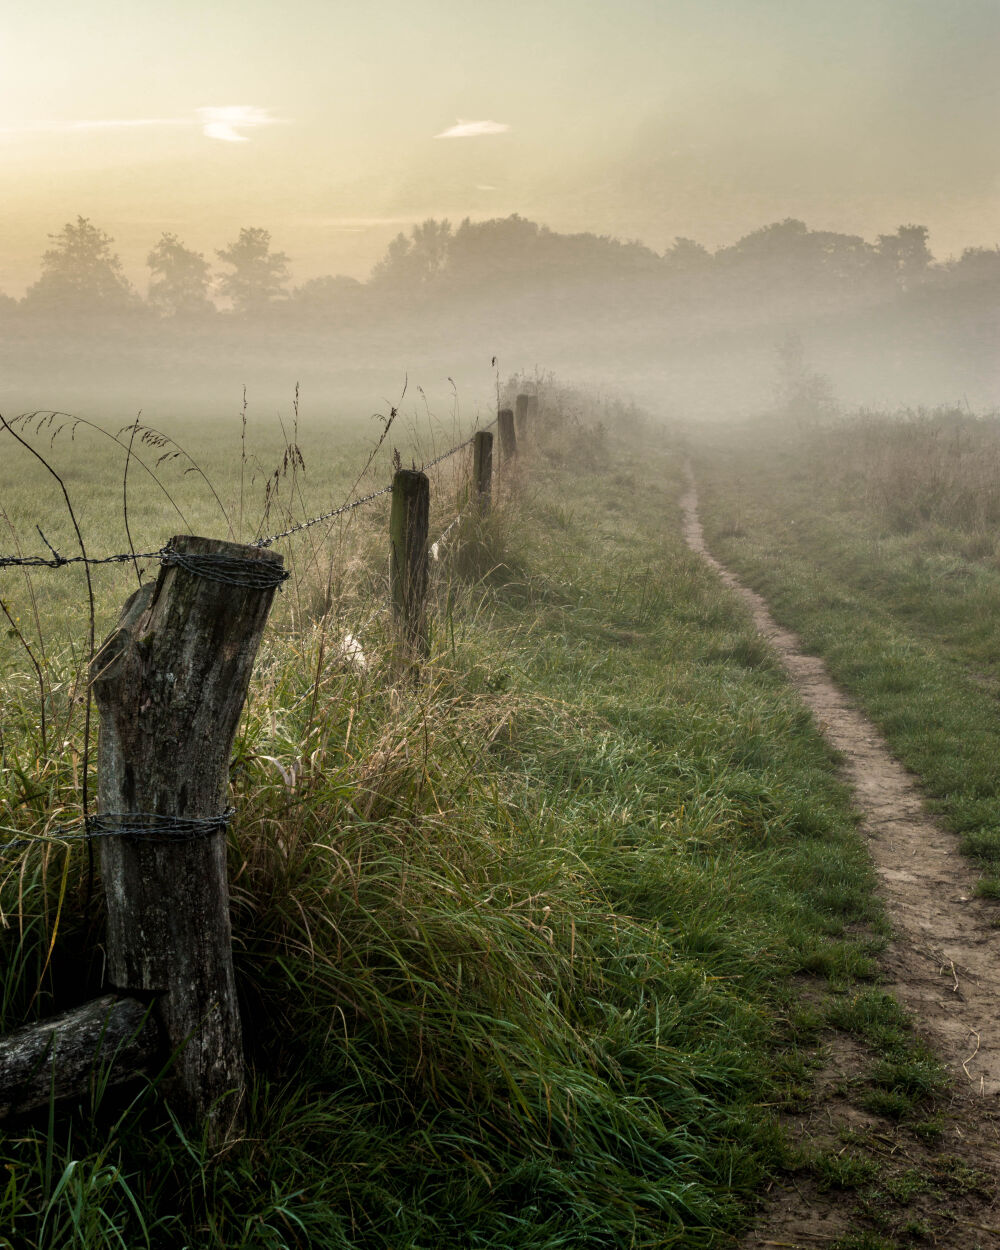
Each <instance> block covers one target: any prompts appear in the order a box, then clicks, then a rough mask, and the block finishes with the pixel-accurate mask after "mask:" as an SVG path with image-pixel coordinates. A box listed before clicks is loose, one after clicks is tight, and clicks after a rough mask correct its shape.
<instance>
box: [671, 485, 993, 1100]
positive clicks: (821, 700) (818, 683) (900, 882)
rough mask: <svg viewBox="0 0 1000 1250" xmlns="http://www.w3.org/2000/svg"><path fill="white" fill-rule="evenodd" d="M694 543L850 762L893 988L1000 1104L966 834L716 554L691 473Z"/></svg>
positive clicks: (989, 950)
mask: <svg viewBox="0 0 1000 1250" xmlns="http://www.w3.org/2000/svg"><path fill="white" fill-rule="evenodd" d="M681 508H682V510H683V514H684V537H685V539H686V541H687V543H688V546H689V547H691V549H692V550H693V551H695V552H697V553H698V554H699V555H700V556H701V557H702V558H703V559H704V560H705V561H706V563H708V564H709V565H710V566H711V567H712V568H713V569H714V570H715V571H716V572H717V573H718V574H719V577H720V578H721V579H722V581H723V582H724V583H725V584H726V585H727V586H729V587H731V588H732V589H733V590H734V591H736V593H737V594H738V595H739V597H740V598H741V599H742V600H743V601H744V602H745V603H746V604H747V606H748V607H749V608H750V611H751V612H752V613H753V619H754V622H755V624H756V626H757V628H758V629H759V630H760V632H761V633H762V634H763V635H765V636H766V638H767V639H768V641H769V642H770V643H771V645H772V646H773V647H774V649H775V650H776V651H777V653H778V655H779V657H780V659H781V662H782V663H783V664H784V666H785V668H786V670H787V671H788V673H789V675H790V677H791V679H792V681H793V683H794V684H795V686H796V687H797V688H798V690H799V693H800V694H801V695H802V697H803V699H804V700H805V702H806V704H807V705H808V706H809V708H810V709H811V710H812V713H813V715H814V717H815V718H816V721H817V722H818V724H819V727H820V729H821V731H822V732H823V734H824V735H825V737H826V739H827V741H828V742H830V743H831V745H832V746H833V747H835V748H836V750H837V751H839V752H841V754H842V755H843V757H844V761H845V763H844V773H845V777H846V780H847V781H848V782H849V784H850V785H851V787H852V788H853V791H854V798H855V805H856V807H857V808H858V810H859V811H860V813H861V816H862V828H863V831H864V833H865V835H866V836H867V839H868V845H869V848H870V851H871V856H872V859H873V860H874V863H875V866H876V868H877V870H878V873H879V876H880V877H881V880H882V888H883V895H884V899H885V903H886V910H887V913H888V916H889V919H890V921H891V923H892V926H893V930H894V934H895V940H894V941H893V942H892V943H891V945H890V946H889V948H888V950H887V951H886V953H885V955H884V957H883V959H882V960H881V963H882V967H883V972H884V975H885V978H886V983H887V988H888V989H889V990H890V991H891V992H892V993H893V994H894V995H895V996H896V998H898V999H899V1001H900V1002H901V1003H903V1005H904V1006H905V1007H907V1008H908V1009H909V1011H910V1012H912V1013H913V1016H914V1017H915V1020H916V1022H917V1025H918V1027H919V1029H920V1032H921V1033H922V1034H924V1035H925V1036H926V1037H927V1039H928V1041H929V1042H930V1043H931V1045H932V1046H933V1047H934V1049H935V1050H936V1052H937V1054H938V1055H939V1057H940V1058H941V1060H942V1062H943V1063H944V1064H945V1065H946V1067H947V1069H948V1071H949V1072H950V1073H951V1074H952V1075H953V1076H955V1077H956V1078H957V1080H958V1081H959V1082H960V1083H965V1084H966V1085H967V1086H968V1088H969V1089H970V1090H971V1091H972V1092H973V1093H974V1094H977V1095H981V1096H982V1097H984V1098H986V1099H989V1101H990V1104H991V1105H993V1106H995V1105H997V1099H998V1096H1000V929H998V928H997V922H998V915H1000V913H998V911H997V906H996V903H995V902H987V901H986V900H983V899H979V898H976V897H975V895H974V890H975V885H976V874H975V872H974V870H973V869H972V867H971V865H970V864H969V862H968V861H967V860H966V859H965V858H964V857H963V856H962V855H961V853H960V851H959V849H958V839H957V837H956V836H955V834H953V833H950V832H949V831H948V830H946V829H943V828H942V827H941V826H940V825H939V824H938V823H937V822H936V821H934V820H933V819H932V818H931V817H930V816H929V815H928V813H927V811H926V810H925V808H924V804H923V801H922V799H921V796H920V791H919V789H918V788H917V784H916V781H915V779H914V777H913V775H912V774H911V773H909V772H907V770H906V769H905V768H904V767H903V766H902V765H901V764H900V763H899V762H898V761H897V760H896V759H894V758H893V756H892V755H890V753H889V750H888V747H887V746H886V744H885V741H884V739H883V738H882V736H881V734H880V733H879V732H878V730H877V729H876V728H875V726H874V725H873V724H872V723H871V722H870V721H869V720H868V719H867V718H866V717H864V716H863V715H862V714H861V713H860V712H859V711H857V709H856V708H855V707H853V705H852V704H851V703H850V701H849V700H848V698H847V697H846V695H844V694H843V693H842V692H841V691H840V689H839V688H838V687H837V686H835V685H834V683H833V681H832V679H831V678H830V675H829V673H828V672H827V669H826V665H825V664H824V663H823V661H822V660H820V659H818V658H817V657H815V656H811V655H806V654H805V653H804V652H803V651H802V648H801V644H800V642H799V640H798V638H797V637H796V635H795V634H793V633H791V632H790V631H789V630H786V629H783V628H781V626H779V625H778V624H777V622H776V621H775V620H774V618H773V617H772V616H771V614H770V612H769V610H768V607H767V604H766V602H765V601H764V599H762V598H761V596H760V595H758V594H757V593H756V592H755V591H753V590H750V589H749V588H748V587H746V586H744V585H743V584H742V583H741V582H740V581H739V579H738V578H737V577H735V576H734V574H732V573H731V572H730V571H729V570H728V569H727V568H725V567H724V566H723V565H722V564H720V562H719V561H718V560H716V559H715V557H714V556H713V555H712V554H711V552H710V551H709V550H708V548H707V546H706V545H705V535H704V533H703V531H702V526H701V521H700V520H699V517H698V494H697V488H696V485H695V481H694V477H693V475H692V474H691V472H690V470H688V489H687V492H686V494H685V495H684V497H683V498H682V499H681Z"/></svg>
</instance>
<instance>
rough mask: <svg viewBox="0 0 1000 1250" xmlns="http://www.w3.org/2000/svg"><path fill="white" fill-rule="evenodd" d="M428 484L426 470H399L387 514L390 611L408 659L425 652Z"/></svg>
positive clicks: (393, 481) (394, 479)
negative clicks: (390, 507) (389, 509)
mask: <svg viewBox="0 0 1000 1250" xmlns="http://www.w3.org/2000/svg"><path fill="white" fill-rule="evenodd" d="M430 498H431V485H430V481H429V479H428V477H427V474H426V473H421V472H420V471H419V470H417V469H398V470H397V471H396V473H395V474H394V475H393V479H392V510H391V512H390V514H389V581H390V589H391V594H392V614H393V620H394V621H395V624H396V629H397V631H398V633H399V636H400V641H401V642H402V645H403V651H404V654H405V655H406V656H408V657H409V659H410V660H413V659H416V658H419V657H421V656H424V655H426V654H427V650H428V637H427V611H426V606H425V603H426V598H427V578H428V556H427V536H428V530H429V526H430Z"/></svg>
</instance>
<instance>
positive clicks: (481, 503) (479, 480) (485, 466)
mask: <svg viewBox="0 0 1000 1250" xmlns="http://www.w3.org/2000/svg"><path fill="white" fill-rule="evenodd" d="M472 481H473V489H474V490H475V492H476V503H477V505H478V507H479V511H480V513H481V514H483V515H485V514H486V513H487V512H489V510H490V495H491V493H492V490H493V435H492V434H491V433H490V431H489V430H477V431H476V437H475V439H474V441H473V444H472Z"/></svg>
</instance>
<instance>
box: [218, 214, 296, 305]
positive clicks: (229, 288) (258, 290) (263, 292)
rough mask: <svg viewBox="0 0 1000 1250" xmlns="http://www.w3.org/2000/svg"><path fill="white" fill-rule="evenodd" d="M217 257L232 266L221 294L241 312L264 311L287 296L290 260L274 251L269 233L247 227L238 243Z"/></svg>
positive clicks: (225, 276)
mask: <svg viewBox="0 0 1000 1250" xmlns="http://www.w3.org/2000/svg"><path fill="white" fill-rule="evenodd" d="M215 254H216V256H218V258H219V260H221V261H222V262H223V263H224V264H226V265H231V266H232V269H233V272H232V273H224V274H222V276H221V277H220V279H219V291H220V293H221V294H222V295H225V296H227V297H228V298H229V299H231V300H232V301H233V308H234V309H235V310H236V311H237V312H243V313H253V312H260V311H262V310H263V309H265V308H267V307H268V306H269V305H271V304H273V303H274V302H275V301H276V300H279V299H282V298H283V297H284V295H285V283H286V282H287V281H288V257H287V256H286V255H285V253H284V252H272V251H271V232H270V231H269V230H262V229H260V227H256V226H255V227H250V228H244V229H243V230H241V231H240V236H239V238H238V239H237V240H236V242H235V243H230V245H229V246H228V247H226V248H223V249H222V250H221V251H217V252H216V253H215Z"/></svg>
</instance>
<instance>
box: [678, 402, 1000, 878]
mask: <svg viewBox="0 0 1000 1250" xmlns="http://www.w3.org/2000/svg"><path fill="white" fill-rule="evenodd" d="M724 444H725V445H723V440H718V441H717V442H715V443H714V444H711V445H709V444H707V443H702V445H701V448H700V450H699V452H698V457H697V458H698V475H699V481H700V485H701V494H702V505H703V510H704V513H705V522H706V534H707V536H708V539H709V542H710V544H711V545H712V547H713V549H714V550H715V551H716V552H717V553H718V554H719V556H720V558H722V559H723V560H725V561H727V562H728V563H729V564H730V565H731V566H732V567H733V568H735V569H737V570H738V571H739V572H740V575H741V576H743V577H745V578H746V580H747V581H748V582H749V583H750V584H751V585H753V586H754V587H755V588H756V589H757V590H759V591H761V592H762V593H763V594H764V595H765V596H766V597H767V599H768V601H769V603H770V604H771V605H772V607H773V609H774V611H775V613H776V615H777V616H778V617H779V619H780V620H782V622H783V623H785V624H788V625H790V626H792V627H793V628H795V629H796V630H797V631H799V632H800V633H801V635H802V637H803V639H804V641H805V644H806V646H807V647H808V648H810V649H813V650H815V651H817V652H818V653H820V654H822V655H824V656H825V657H826V659H827V661H828V662H829V665H830V668H831V671H832V672H833V675H834V677H835V678H836V679H837V680H838V681H839V682H840V683H841V684H842V685H844V686H845V687H846V688H847V689H849V690H850V691H852V692H853V694H854V695H855V696H856V697H857V699H858V701H859V703H860V704H861V706H862V707H863V708H864V709H865V710H866V711H867V712H868V714H869V715H870V716H871V717H872V719H873V720H875V721H876V722H877V723H878V725H879V726H880V727H881V729H882V730H883V732H884V733H885V735H886V737H887V738H888V740H889V742H890V744H891V746H892V748H893V751H894V752H895V753H896V754H897V756H898V757H899V758H900V759H901V760H903V762H904V763H906V764H907V765H908V766H909V767H910V768H911V769H913V771H914V772H915V773H917V774H918V776H919V777H920V778H921V780H922V781H923V783H924V786H925V788H926V791H927V793H928V795H929V796H931V799H932V806H934V807H935V808H936V809H937V810H938V811H939V812H940V813H941V815H942V817H943V818H944V819H945V820H946V821H947V823H948V824H949V825H950V826H951V827H952V828H954V829H955V830H956V831H958V832H959V833H960V834H961V835H962V840H963V846H964V848H965V850H966V851H967V852H968V853H969V854H970V855H972V856H974V857H976V859H977V860H978V862H979V863H980V864H981V866H982V874H983V875H982V880H981V883H980V890H981V891H982V892H984V893H987V894H990V895H996V894H998V893H1000V783H998V780H997V772H996V759H997V754H998V748H1000V724H998V721H997V697H998V695H1000V645H998V641H997V633H996V621H997V619H998V613H1000V560H998V554H1000V549H998V547H997V539H996V528H995V526H996V519H997V515H998V500H1000V496H998V490H1000V487H998V483H1000V423H998V422H997V421H996V420H995V419H988V418H987V419H976V418H974V417H971V416H970V415H968V414H966V413H960V412H940V413H932V414H927V413H924V414H903V415H900V416H898V417H872V416H863V417H860V418H857V419H854V420H845V421H842V422H838V423H835V424H832V425H829V426H826V427H824V428H822V429H815V430H799V431H789V430H788V429H782V428H779V427H777V426H774V427H770V428H768V427H764V428H760V427H758V428H757V429H755V430H751V429H750V428H747V429H744V430H742V431H739V432H735V433H730V434H728V435H727V437H726V439H725V440H724Z"/></svg>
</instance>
